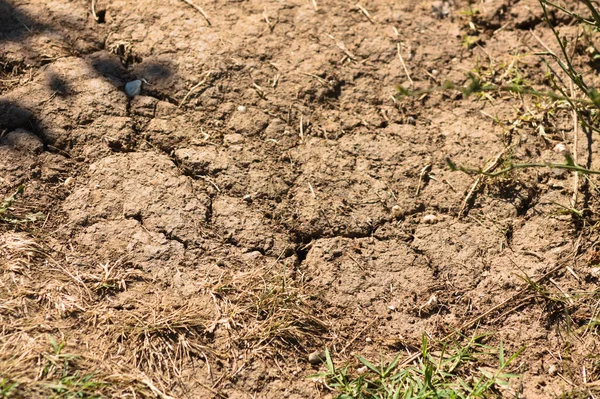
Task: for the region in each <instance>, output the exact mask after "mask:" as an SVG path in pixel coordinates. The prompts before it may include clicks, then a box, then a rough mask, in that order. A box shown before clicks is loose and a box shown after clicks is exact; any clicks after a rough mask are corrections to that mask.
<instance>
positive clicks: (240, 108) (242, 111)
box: [237, 105, 246, 114]
mask: <svg viewBox="0 0 600 399" xmlns="http://www.w3.org/2000/svg"><path fill="white" fill-rule="evenodd" d="M237 110H238V112H241V113H242V114H243V113H244V112H246V107H245V106H243V105H238V107H237Z"/></svg>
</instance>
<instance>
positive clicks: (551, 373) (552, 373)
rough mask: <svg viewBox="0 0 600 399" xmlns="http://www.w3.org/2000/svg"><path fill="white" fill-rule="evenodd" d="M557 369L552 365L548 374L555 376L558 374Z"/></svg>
mask: <svg viewBox="0 0 600 399" xmlns="http://www.w3.org/2000/svg"><path fill="white" fill-rule="evenodd" d="M557 371H558V370H557V368H556V365H554V364H552V365H550V367H548V374H550V375H555V374H556V373H557Z"/></svg>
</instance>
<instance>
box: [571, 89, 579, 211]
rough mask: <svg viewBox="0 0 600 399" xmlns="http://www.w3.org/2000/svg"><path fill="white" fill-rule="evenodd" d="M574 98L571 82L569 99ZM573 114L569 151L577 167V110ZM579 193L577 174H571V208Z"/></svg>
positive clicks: (573, 206) (574, 204)
mask: <svg viewBox="0 0 600 399" xmlns="http://www.w3.org/2000/svg"><path fill="white" fill-rule="evenodd" d="M574 96H575V88H574V87H573V81H571V97H574ZM572 112H573V150H572V151H571V156H572V157H573V162H575V164H576V165H577V145H578V144H577V143H578V137H579V123H578V119H577V110H576V109H575V108H573V109H572ZM578 193H579V173H577V172H573V196H572V197H571V207H572V208H575V206H576V205H577V194H578Z"/></svg>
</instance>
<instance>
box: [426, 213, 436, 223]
mask: <svg viewBox="0 0 600 399" xmlns="http://www.w3.org/2000/svg"><path fill="white" fill-rule="evenodd" d="M423 221H424V222H425V223H430V224H433V223H436V222H437V216H435V215H425V216H423Z"/></svg>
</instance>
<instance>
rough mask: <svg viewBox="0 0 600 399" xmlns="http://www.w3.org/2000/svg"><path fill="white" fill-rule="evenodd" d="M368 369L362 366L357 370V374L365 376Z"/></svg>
mask: <svg viewBox="0 0 600 399" xmlns="http://www.w3.org/2000/svg"><path fill="white" fill-rule="evenodd" d="M368 370H369V369H368V367H367V366H362V367H359V368H357V369H356V372H357V373H358V375H363V374H364V373H366V372H367V371H368Z"/></svg>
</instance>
